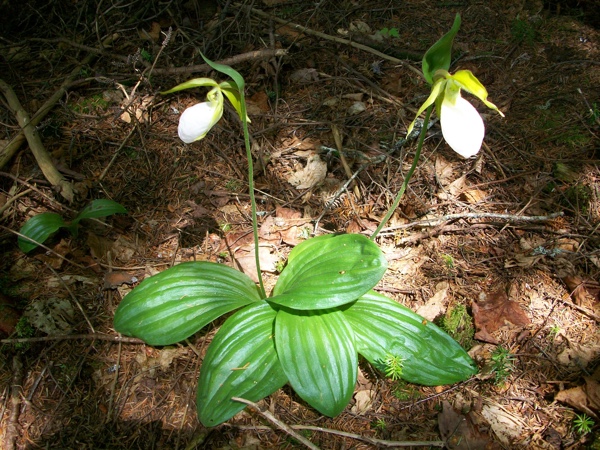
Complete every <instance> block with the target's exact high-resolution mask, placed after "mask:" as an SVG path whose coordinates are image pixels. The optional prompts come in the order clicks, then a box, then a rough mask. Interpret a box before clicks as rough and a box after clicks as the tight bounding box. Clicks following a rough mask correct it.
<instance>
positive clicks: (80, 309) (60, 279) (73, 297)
mask: <svg viewBox="0 0 600 450" xmlns="http://www.w3.org/2000/svg"><path fill="white" fill-rule="evenodd" d="M44 264H46V267H48V269H50V270H51V271H52V273H53V274H54V276H55V277H56V278H58V281H59V282H60V284H62V286H63V287H64V288H65V289H66V291H67V292H68V293H69V295H70V296H71V300H73V301H74V302H75V304H76V305H77V307H78V308H79V311H81V314H82V315H83V318H84V319H85V321H86V322H87V324H88V326H89V327H90V330H91V331H92V334H95V333H96V330H94V326H93V325H92V322H90V319H89V318H88V316H87V314H86V313H85V311H84V310H83V308H82V307H81V303H79V300H77V297H75V294H73V292H72V291H71V289H69V286H67V283H65V280H63V279H62V277H61V276H60V275H59V274H58V273H57V272H56V270H54V268H53V267H52V266H51V265H50V264H48V263H47V262H46V261H44Z"/></svg>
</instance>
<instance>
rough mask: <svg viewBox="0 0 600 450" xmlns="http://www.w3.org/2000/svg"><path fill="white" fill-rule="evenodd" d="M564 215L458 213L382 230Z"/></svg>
mask: <svg viewBox="0 0 600 450" xmlns="http://www.w3.org/2000/svg"><path fill="white" fill-rule="evenodd" d="M563 215H564V213H563V212H557V213H553V214H550V215H548V216H517V215H515V214H497V213H458V214H447V215H445V216H441V217H435V218H433V219H424V220H417V221H415V222H411V223H405V224H402V225H395V226H393V227H389V228H385V229H384V230H382V231H383V232H386V231H394V230H404V229H406V228H415V227H437V226H439V225H441V224H442V223H444V222H451V221H453V220H459V219H497V220H503V221H506V222H547V221H549V220H553V219H556V218H558V217H562V216H563Z"/></svg>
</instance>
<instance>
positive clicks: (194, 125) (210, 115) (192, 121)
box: [177, 101, 223, 144]
mask: <svg viewBox="0 0 600 450" xmlns="http://www.w3.org/2000/svg"><path fill="white" fill-rule="evenodd" d="M222 115H223V104H222V102H221V103H220V102H218V101H216V102H203V103H198V104H196V105H194V106H190V107H189V108H187V109H186V110H185V111H184V112H183V113H182V114H181V117H180V118H179V126H178V127H177V133H178V134H179V138H180V139H181V140H182V141H183V142H185V143H186V144H191V143H192V142H194V141H197V140H198V139H202V138H203V137H204V136H206V134H207V133H208V132H209V131H210V129H211V128H212V127H213V126H214V125H215V124H216V123H217V122H218V121H219V120H220V119H221V116H222Z"/></svg>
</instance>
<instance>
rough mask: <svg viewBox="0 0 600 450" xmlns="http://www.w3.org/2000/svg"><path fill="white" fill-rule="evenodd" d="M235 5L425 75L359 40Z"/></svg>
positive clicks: (248, 7)
mask: <svg viewBox="0 0 600 450" xmlns="http://www.w3.org/2000/svg"><path fill="white" fill-rule="evenodd" d="M235 6H236V7H238V8H243V9H245V10H246V11H248V12H250V13H252V14H254V15H256V16H258V17H262V18H263V19H268V20H272V21H274V22H277V23H280V24H282V25H286V26H288V27H290V28H293V29H295V30H296V31H300V32H301V33H304V34H308V35H311V36H316V37H318V38H321V39H325V40H328V41H333V42H337V43H339V44H344V45H349V46H350V47H354V48H357V49H359V50H362V51H365V52H368V53H371V54H373V55H375V56H378V57H379V58H382V59H385V60H387V61H390V62H393V63H394V64H398V65H401V66H404V67H407V68H408V69H409V70H412V71H413V72H414V73H416V74H417V75H419V77H422V76H423V74H422V73H421V71H420V70H419V69H417V68H415V67H413V66H411V65H410V64H407V63H406V62H405V61H403V60H401V59H398V58H394V57H393V56H390V55H386V54H385V53H382V52H380V51H379V50H375V49H374V48H372V47H369V46H367V45H363V44H359V43H358V42H354V41H351V40H350V39H344V38H340V37H337V36H331V35H329V34H325V33H321V32H320V31H315V30H312V29H310V28H308V27H305V26H302V25H299V24H297V23H293V22H290V21H288V20H284V19H280V18H279V17H275V16H273V15H271V14H268V13H266V12H264V11H261V10H260V9H256V8H252V7H251V6H247V5H241V4H237V3H236V4H235Z"/></svg>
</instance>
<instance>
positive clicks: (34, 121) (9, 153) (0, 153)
mask: <svg viewBox="0 0 600 450" xmlns="http://www.w3.org/2000/svg"><path fill="white" fill-rule="evenodd" d="M116 37H118V35H113V36H109V37H108V38H106V39H105V40H104V41H103V42H102V45H103V46H108V45H110V43H111V42H112V41H113V39H116ZM95 57H96V55H94V54H90V55H88V56H87V57H86V58H85V59H84V60H83V61H82V62H81V64H80V65H78V66H77V67H75V68H74V69H73V70H72V71H71V73H70V74H69V76H68V77H67V78H66V79H65V81H64V82H63V83H62V84H61V85H60V87H59V88H58V89H57V90H56V92H54V94H52V96H51V97H50V98H49V99H48V100H46V102H45V103H44V104H43V105H42V106H41V107H40V109H38V110H37V112H36V113H35V114H34V115H33V117H31V118H30V121H29V125H30V126H31V127H36V126H37V125H38V124H39V123H40V122H41V121H42V120H43V119H44V117H46V115H47V114H48V113H49V112H50V111H51V110H52V108H54V105H55V104H56V103H57V102H58V101H59V100H60V98H61V97H62V96H63V95H64V94H65V93H66V92H67V89H69V87H70V86H71V84H72V83H73V82H74V81H75V79H76V78H77V77H79V75H80V73H81V68H82V67H84V66H86V65H87V64H90V63H91V62H92V61H93V60H94V58H95ZM23 142H25V135H24V133H23V130H21V132H20V133H19V134H17V135H16V136H15V137H14V138H13V139H12V140H11V141H10V142H9V143H8V145H6V146H5V147H4V148H3V149H0V169H1V168H2V167H4V166H5V165H6V164H7V163H8V161H10V160H11V158H12V157H13V156H14V154H15V153H16V152H17V150H18V149H19V147H20V146H21V144H23Z"/></svg>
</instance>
